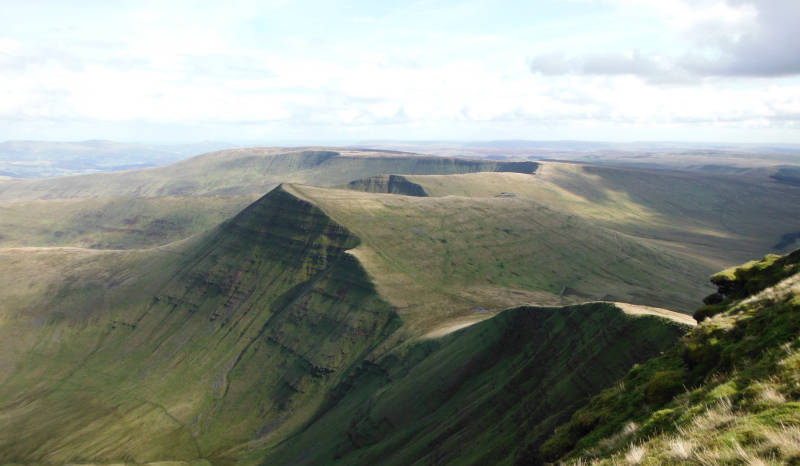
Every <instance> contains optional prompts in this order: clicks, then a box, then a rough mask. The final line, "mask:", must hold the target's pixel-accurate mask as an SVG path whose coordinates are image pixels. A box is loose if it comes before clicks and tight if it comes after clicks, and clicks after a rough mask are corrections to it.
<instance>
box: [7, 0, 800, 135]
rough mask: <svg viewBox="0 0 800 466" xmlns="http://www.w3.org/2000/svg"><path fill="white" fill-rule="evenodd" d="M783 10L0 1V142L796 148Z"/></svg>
mask: <svg viewBox="0 0 800 466" xmlns="http://www.w3.org/2000/svg"><path fill="white" fill-rule="evenodd" d="M165 5H166V6H165ZM798 18H800V1H798V0H524V1H517V0H494V1H488V0H472V1H447V0H405V1H394V0H382V1H379V2H378V1H374V0H372V1H365V0H357V1H347V0H325V1H315V0H307V1H292V0H259V1H250V0H226V1H224V2H223V1H214V2H209V1H205V2H204V1H200V0H193V1H182V0H172V1H169V2H163V1H150V0H137V1H124V0H122V1H115V0H110V1H109V0H107V1H99V0H69V1H66V0H61V1H53V0H24V1H21V0H0V140H11V139H32V140H83V139H112V140H119V141H130V142H134V141H139V142H164V143H177V142H192V141H199V140H218V141H226V142H232V143H242V142H248V141H259V142H269V141H276V142H279V141H303V142H309V143H313V142H323V141H366V140H387V139H388V140H500V139H529V140H563V139H573V140H602V141H620V142H627V141H719V142H743V143H800V33H797V32H796V27H795V26H796V24H795V23H796V21H797V19H798Z"/></svg>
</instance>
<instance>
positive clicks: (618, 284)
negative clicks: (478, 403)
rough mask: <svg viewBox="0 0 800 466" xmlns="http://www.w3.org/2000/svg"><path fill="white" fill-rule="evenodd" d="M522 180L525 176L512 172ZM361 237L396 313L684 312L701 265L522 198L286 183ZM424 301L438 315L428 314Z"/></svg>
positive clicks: (693, 298)
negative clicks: (587, 308) (596, 303)
mask: <svg viewBox="0 0 800 466" xmlns="http://www.w3.org/2000/svg"><path fill="white" fill-rule="evenodd" d="M520 176H530V175H520ZM286 189H287V190H288V191H291V192H293V193H296V194H297V195H298V196H300V197H303V198H305V199H308V200H310V201H312V202H313V203H315V204H316V205H318V206H320V207H321V208H322V209H323V210H324V211H325V212H326V213H328V214H329V215H330V216H331V217H332V218H334V219H335V220H336V221H338V222H340V223H341V224H343V225H346V226H347V228H348V229H350V230H351V231H353V232H354V233H355V234H356V235H358V236H359V237H361V238H362V240H363V242H362V245H361V246H360V247H358V248H356V249H354V250H353V251H352V254H354V255H356V256H357V257H358V258H359V259H360V260H361V261H362V263H363V264H364V265H365V267H366V268H367V271H368V272H369V274H370V276H371V277H372V279H373V280H374V281H375V283H377V285H378V290H379V291H380V293H381V295H382V296H384V297H385V298H386V299H387V300H389V301H390V302H391V303H392V304H393V305H394V306H395V307H397V308H398V309H399V311H398V312H400V313H401V315H404V316H412V315H413V316H414V318H413V320H414V321H415V322H420V323H421V325H422V323H423V322H425V324H424V325H425V326H426V327H427V326H431V325H435V324H436V323H437V322H438V321H441V320H442V319H447V320H449V319H453V318H456V317H463V318H469V317H470V316H477V317H479V316H480V314H479V313H476V312H475V309H476V308H483V309H489V310H496V309H502V308H505V307H510V306H513V305H519V304H523V303H530V302H535V303H539V304H563V303H571V302H584V301H591V300H604V301H622V302H629V303H634V304H646V305H651V306H656V307H664V308H667V309H672V310H682V311H685V312H689V311H691V310H694V308H696V307H697V303H699V302H700V300H701V299H702V298H703V297H704V296H705V295H707V294H708V293H709V292H710V291H711V290H712V289H711V288H709V287H708V285H706V284H705V281H706V279H705V277H706V276H707V274H708V273H709V272H710V270H707V269H706V268H704V266H702V265H699V264H697V263H694V262H691V261H689V260H686V259H683V258H680V257H678V256H676V255H675V254H671V253H668V252H666V251H665V250H663V249H660V248H658V247H654V246H651V245H647V244H645V243H643V242H641V241H638V240H636V239H633V238H631V237H629V236H627V235H624V234H620V233H616V232H614V231H612V230H609V229H606V228H602V227H599V226H597V225H595V224H592V223H590V222H587V221H585V220H583V219H581V218H579V217H577V216H575V215H569V214H566V213H564V212H562V211H559V210H556V209H553V208H551V207H548V206H546V205H544V204H542V203H540V202H537V201H536V200H534V199H531V198H526V197H521V196H520V197H501V198H465V197H454V196H449V197H413V196H401V195H391V194H378V193H363V192H357V191H350V190H342V189H327V188H317V187H311V186H303V185H290V186H288V187H286ZM431 303H436V306H437V307H438V308H439V309H440V311H439V312H438V313H436V314H430V311H429V309H430V305H431Z"/></svg>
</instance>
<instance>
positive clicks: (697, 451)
mask: <svg viewBox="0 0 800 466" xmlns="http://www.w3.org/2000/svg"><path fill="white" fill-rule="evenodd" d="M731 273H733V274H734V275H737V276H742V277H748V280H747V282H748V284H749V285H751V286H744V287H742V288H741V291H743V293H740V294H736V295H734V296H732V297H731V298H730V299H729V300H728V301H726V302H725V303H724V307H725V309H724V312H722V313H720V314H718V315H716V316H715V317H713V318H709V319H707V320H706V321H704V322H703V323H702V324H701V325H700V326H698V327H697V328H696V329H695V330H694V331H692V332H691V333H689V334H688V335H686V336H685V337H684V338H683V339H682V340H681V342H680V343H679V345H677V346H676V347H675V348H673V349H671V350H670V351H669V352H667V353H666V354H664V355H663V356H661V357H659V358H655V359H652V360H650V361H648V362H647V363H646V364H643V365H641V366H639V367H637V368H635V369H633V370H632V371H631V372H629V373H628V374H627V375H626V376H625V377H624V378H623V380H622V381H621V382H620V383H619V384H618V385H617V386H616V387H615V388H613V389H610V390H607V391H605V392H604V393H603V394H601V395H600V396H598V397H596V398H595V399H593V400H592V402H591V404H590V405H589V406H588V407H587V408H585V409H583V410H581V411H579V412H578V413H577V414H575V416H574V417H573V418H572V420H571V421H570V422H569V423H567V424H565V425H564V426H562V427H560V428H559V429H558V430H557V431H556V434H555V435H554V436H553V437H552V438H551V439H549V440H548V441H547V442H546V443H545V444H544V446H543V447H542V454H543V456H544V457H545V458H546V459H549V460H555V459H557V458H559V457H561V456H562V455H565V454H566V455H567V456H566V457H567V458H568V459H569V460H570V463H574V464H577V463H576V461H578V460H579V459H580V462H581V464H587V463H591V464H598V465H599V464H609V465H610V464H617V462H618V461H626V462H627V463H629V464H686V463H687V462H691V463H701V464H713V465H716V464H796V463H797V461H800V433H799V432H798V427H797V426H798V425H800V404H798V395H800V392H798V385H797V384H798V380H800V351H799V350H798V346H799V345H800V342H798V339H797V335H798V332H800V319H798V315H800V297H799V296H800V250H798V251H795V252H793V253H792V254H790V255H787V256H784V257H783V258H779V259H777V260H776V258H775V257H767V258H765V260H763V261H761V262H758V263H755V264H748V265H746V266H745V267H744V268H743V270H742V271H741V273H738V271H728V274H731ZM776 273H782V275H783V277H782V280H780V281H779V282H778V284H776V285H774V286H770V285H771V284H772V283H774V282H775V278H776V277H775V274H776ZM759 284H760V286H759ZM745 290H746V291H745ZM642 406H645V407H646V408H647V409H642Z"/></svg>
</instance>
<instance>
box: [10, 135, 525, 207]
mask: <svg viewBox="0 0 800 466" xmlns="http://www.w3.org/2000/svg"><path fill="white" fill-rule="evenodd" d="M507 165H508V163H504V162H495V161H488V160H466V159H456V158H445V157H431V156H421V155H415V154H402V153H390V152H375V151H359V150H350V149H336V150H333V149H330V148H295V149H284V148H253V149H231V150H226V151H221V152H213V153H209V154H203V155H199V156H197V157H192V158H189V159H186V160H182V161H180V162H176V163H173V164H171V165H166V166H163V167H154V168H146V169H142V170H128V171H123V172H112V173H97V174H91V175H81V176H70V177H60V178H53V179H44V180H14V181H5V182H1V183H0V201H5V202H8V201H13V200H21V199H28V200H30V199H63V198H76V197H108V196H114V197H160V196H200V195H203V196H208V195H240V194H259V195H261V194H263V193H266V192H268V191H270V190H272V189H273V188H274V187H276V186H277V185H278V184H280V183H283V182H297V183H309V184H316V185H321V186H334V185H338V184H342V183H347V182H350V181H353V180H356V179H361V178H368V177H371V176H375V175H380V174H385V173H395V174H423V175H424V174H442V175H445V174H452V173H473V172H480V171H495V170H509V169H512V168H513V167H508V166H507ZM525 168H526V169H529V168H530V167H528V166H525Z"/></svg>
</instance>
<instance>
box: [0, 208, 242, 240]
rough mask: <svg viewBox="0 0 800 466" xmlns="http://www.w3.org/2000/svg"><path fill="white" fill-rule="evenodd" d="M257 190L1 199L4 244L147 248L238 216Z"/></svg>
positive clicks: (0, 211)
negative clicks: (226, 193)
mask: <svg viewBox="0 0 800 466" xmlns="http://www.w3.org/2000/svg"><path fill="white" fill-rule="evenodd" d="M256 199H257V196H254V195H242V196H193V197H188V196H187V197H156V198H153V197H103V198H83V199H50V200H35V201H18V202H13V203H5V204H0V247H5V248H8V247H41V246H50V247H52V246H72V247H81V248H90V249H145V248H149V247H154V246H162V245H165V244H168V243H171V242H174V241H178V240H181V239H184V238H188V237H189V236H192V235H194V234H197V233H200V232H201V231H203V230H206V229H209V228H211V227H213V226H216V225H217V224H219V223H220V222H222V221H223V220H226V219H228V218H230V217H233V216H234V215H236V214H237V213H239V212H240V211H241V210H242V209H244V208H245V207H247V206H248V205H249V204H251V203H252V202H253V201H255V200H256Z"/></svg>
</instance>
